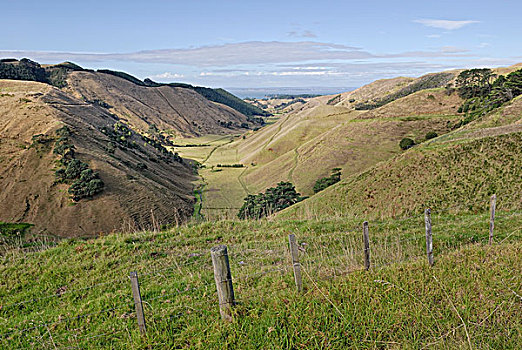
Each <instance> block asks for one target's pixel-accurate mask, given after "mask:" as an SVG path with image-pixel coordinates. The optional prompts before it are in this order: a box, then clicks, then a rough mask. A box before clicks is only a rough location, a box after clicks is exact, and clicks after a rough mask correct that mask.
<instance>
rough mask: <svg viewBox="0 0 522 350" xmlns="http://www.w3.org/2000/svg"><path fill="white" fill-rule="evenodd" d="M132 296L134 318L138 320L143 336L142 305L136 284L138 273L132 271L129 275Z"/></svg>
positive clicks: (138, 285) (143, 317)
mask: <svg viewBox="0 0 522 350" xmlns="http://www.w3.org/2000/svg"><path fill="white" fill-rule="evenodd" d="M130 280H131V287H132V296H133V297H134V306H135V307H136V318H137V320H138V327H139V329H140V332H141V333H142V334H145V331H146V327H145V315H144V314H143V304H142V302H141V293H140V283H139V282H138V273H137V272H136V271H132V272H131V273H130Z"/></svg>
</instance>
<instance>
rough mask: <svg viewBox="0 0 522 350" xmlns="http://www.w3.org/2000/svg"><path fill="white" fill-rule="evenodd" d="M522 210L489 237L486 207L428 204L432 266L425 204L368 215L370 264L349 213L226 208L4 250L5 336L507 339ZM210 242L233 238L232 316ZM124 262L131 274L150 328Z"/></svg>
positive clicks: (165, 343)
mask: <svg viewBox="0 0 522 350" xmlns="http://www.w3.org/2000/svg"><path fill="white" fill-rule="evenodd" d="M521 214H522V213H520V212H505V211H502V210H500V211H499V212H498V213H497V221H496V231H495V232H496V235H495V241H496V244H495V245H494V246H492V247H488V246H485V245H484V243H485V242H487V236H488V213H479V214H464V215H449V214H440V215H439V214H437V213H434V214H433V216H432V221H433V232H434V249H435V266H434V267H433V268H429V267H428V266H427V263H426V262H425V260H426V259H425V257H424V252H425V245H424V238H423V234H424V226H423V225H424V223H423V217H422V215H418V216H415V217H411V218H406V219H400V220H389V219H388V220H381V221H370V236H371V256H372V261H373V263H374V264H375V265H382V266H381V267H375V268H374V269H372V270H371V271H370V272H363V271H359V270H360V269H361V267H362V254H361V251H360V250H361V248H362V239H361V232H360V228H361V221H362V220H361V219H356V218H349V217H345V218H339V219H333V220H323V221H308V220H301V221H275V222H268V221H255V222H240V221H222V222H215V223H205V224H198V225H188V226H186V227H181V228H175V229H172V230H169V231H165V232H148V233H136V234H126V235H123V234H113V235H109V236H105V237H101V238H97V239H88V240H79V239H71V240H64V241H62V242H60V243H59V244H58V246H56V247H53V248H49V249H47V250H43V251H41V252H36V253H25V254H23V253H20V252H17V251H16V250H13V251H11V252H10V253H9V254H6V255H4V256H3V257H0V273H1V275H2V280H1V281H0V305H1V307H0V348H9V349H17V348H34V347H38V348H42V349H47V348H48V349H54V348H63V347H70V346H73V347H74V346H78V347H81V348H100V349H143V348H148V347H150V348H187V349H188V348H191V349H192V348H201V349H215V348H224V349H226V348H229V349H259V348H261V349H290V348H292V349H309V348H333V349H344V348H363V349H366V348H371V349H373V348H401V349H402V348H412V349H418V348H421V347H423V346H429V344H431V343H433V345H431V346H432V347H434V348H448V347H449V348H459V347H466V346H467V344H468V336H467V335H466V332H467V333H468V334H469V339H470V342H471V345H472V346H473V348H489V347H491V348H500V347H501V348H513V349H514V348H517V346H518V344H519V343H520V341H521V340H522V334H521V331H522V302H521V299H520V294H521V289H522V279H521V277H520V273H519V272H520V269H521V268H522V254H521V253H522V243H521V239H522V232H521V231H520V230H518V231H517V229H520V228H521V227H522V215H521ZM289 233H294V234H296V236H297V239H298V242H299V244H301V247H302V248H303V249H304V251H303V252H301V253H300V255H301V257H300V259H301V262H302V265H303V271H304V275H303V278H304V280H303V282H304V287H305V290H304V293H303V295H298V294H297V293H296V292H295V290H294V289H295V287H294V285H293V276H292V273H291V264H290V261H289V257H288V252H287V235H288V234H289ZM500 242H502V243H500ZM499 243H500V244H499ZM217 244H226V245H227V246H228V247H229V253H230V263H231V269H232V275H233V279H234V288H235V291H236V295H237V298H238V301H239V303H238V306H237V308H236V309H235V315H234V319H233V321H232V322H231V323H223V322H221V320H220V317H219V311H218V308H217V303H216V299H217V297H216V292H215V286H214V281H213V275H212V267H211V262H210V256H209V249H210V248H211V247H212V246H215V245H217ZM130 271H138V274H139V276H140V284H141V294H142V297H143V299H144V301H145V303H144V308H145V314H146V319H147V325H148V332H147V336H145V337H141V336H140V335H139V332H138V329H137V325H136V319H135V314H134V311H133V304H132V296H131V291H130V283H129V280H128V277H127V276H128V273H129V272H130ZM265 272H266V274H264V273H265ZM100 283H101V285H97V284H100ZM92 286H94V287H92ZM91 287H92V288H91ZM515 293H516V294H515ZM59 294H61V296H58V295H59ZM517 295H518V297H517ZM35 298H36V299H35ZM38 298H43V299H38ZM20 303H21V304H20ZM101 310H107V311H104V312H100V311H101ZM79 315H83V316H82V317H80V318H77V316H79ZM461 318H462V319H461ZM42 323H43V324H42ZM464 324H465V327H464ZM33 327H34V328H33ZM26 328H29V329H27V330H25V331H24V332H22V333H20V332H19V331H16V329H26ZM7 332H12V333H9V334H7V335H6V336H5V333H7ZM2 335H4V336H2Z"/></svg>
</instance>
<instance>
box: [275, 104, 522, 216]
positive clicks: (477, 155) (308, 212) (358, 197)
mask: <svg viewBox="0 0 522 350" xmlns="http://www.w3.org/2000/svg"><path fill="white" fill-rule="evenodd" d="M521 120H522V99H521V98H517V99H515V100H514V101H512V102H511V103H509V104H508V105H505V106H503V107H502V108H500V109H499V110H496V111H495V112H493V113H490V114H489V115H487V116H485V117H482V118H480V119H478V120H476V121H475V122H472V123H470V124H468V125H466V126H465V127H463V128H460V129H457V130H456V131H453V132H451V133H449V134H446V135H443V136H439V137H438V138H435V139H433V140H430V141H428V142H426V143H424V144H421V145H419V146H416V147H414V148H411V149H410V150H408V151H406V152H405V153H403V154H401V155H400V156H397V157H394V158H393V159H391V160H389V161H387V162H383V163H381V164H378V165H377V166H375V167H373V168H371V169H369V170H367V171H364V172H362V173H360V174H358V175H354V176H352V177H349V178H346V179H345V180H343V181H341V182H340V183H338V184H336V185H334V186H332V187H330V188H328V189H326V190H325V191H323V192H321V193H319V194H317V195H315V196H313V197H312V198H310V199H308V200H306V201H304V202H302V203H299V204H298V205H296V206H295V207H293V208H290V209H288V210H286V211H285V212H282V213H281V214H280V215H281V216H282V217H314V216H329V215H365V216H373V217H375V216H381V217H387V216H398V215H405V214H409V213H412V212H418V211H419V210H422V208H424V207H433V208H437V210H446V209H452V210H454V208H455V207H457V208H458V209H460V210H482V209H485V208H486V207H487V202H488V201H487V199H488V197H489V196H490V195H491V194H493V193H496V194H497V198H498V200H497V203H498V206H499V207H500V208H504V209H513V210H520V209H521V208H522V181H520V179H521V178H522V152H521V145H522V123H521Z"/></svg>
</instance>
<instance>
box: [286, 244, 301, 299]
mask: <svg viewBox="0 0 522 350" xmlns="http://www.w3.org/2000/svg"><path fill="white" fill-rule="evenodd" d="M288 242H289V243H290V255H291V256H292V267H293V268H294V279H295V286H296V287H297V291H298V292H299V293H300V292H301V291H302V290H303V279H302V277H301V264H300V263H299V249H298V247H297V241H296V238H295V235H294V234H290V235H288Z"/></svg>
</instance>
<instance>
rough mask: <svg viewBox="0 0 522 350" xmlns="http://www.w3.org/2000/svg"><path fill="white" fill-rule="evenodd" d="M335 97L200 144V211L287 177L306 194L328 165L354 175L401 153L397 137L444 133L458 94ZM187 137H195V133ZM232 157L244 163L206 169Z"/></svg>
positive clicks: (238, 200) (372, 90)
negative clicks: (370, 105) (375, 103)
mask: <svg viewBox="0 0 522 350" xmlns="http://www.w3.org/2000/svg"><path fill="white" fill-rule="evenodd" d="M423 79H424V78H423V77H421V78H418V81H420V82H422V81H424V80H423ZM405 81H407V82H408V84H413V82H415V81H417V80H415V79H410V78H404V79H403V78H399V79H396V80H394V81H393V84H390V82H389V81H378V82H375V83H372V84H370V85H371V86H368V87H363V88H360V89H359V91H357V90H356V91H355V92H353V93H354V94H356V96H360V98H361V99H363V98H366V99H369V98H370V97H371V96H377V95H376V94H377V91H378V93H379V94H384V93H385V92H386V91H392V90H393V91H394V89H397V87H396V88H393V87H392V85H393V86H395V85H397V84H399V85H400V86H402V87H401V88H403V87H404V86H403V85H404V84H403V83H404V82H405ZM417 85H419V84H417ZM417 85H415V86H417ZM337 96H339V95H335V96H321V97H316V98H312V99H310V100H309V101H308V102H307V103H306V104H303V105H302V106H300V107H298V108H295V109H294V111H292V112H290V113H287V114H284V115H282V116H281V117H280V118H279V119H278V120H276V121H275V123H273V124H271V125H267V126H265V127H263V128H262V129H260V130H257V131H254V132H247V133H245V134H244V135H243V137H242V138H239V139H236V140H231V141H233V142H230V143H229V142H227V143H224V144H219V145H218V144H215V145H214V147H205V148H202V149H201V154H202V155H203V154H204V155H206V156H203V157H199V158H198V161H202V160H204V164H205V165H206V169H202V170H200V175H201V176H202V177H203V184H204V193H203V199H204V201H203V202H204V204H203V213H204V215H207V216H209V217H220V216H221V215H223V214H225V216H228V215H229V214H232V215H233V213H234V212H237V210H236V209H231V210H229V211H225V212H223V211H219V210H217V209H212V208H239V207H240V206H241V204H242V202H243V198H244V197H246V195H248V194H255V193H258V192H262V191H264V190H265V189H266V188H268V187H272V186H274V185H275V184H277V183H278V182H280V181H290V182H292V183H294V184H295V185H296V188H297V190H298V191H299V192H300V193H302V194H304V195H311V194H313V186H314V184H315V182H316V181H317V180H318V179H320V178H322V177H325V176H328V175H329V174H330V171H331V169H333V168H341V170H342V174H343V175H342V176H343V177H349V176H351V175H353V174H357V173H359V172H361V171H363V170H365V169H368V168H369V167H372V166H374V165H375V164H378V163H379V162H381V161H385V160H388V159H390V158H392V157H393V156H395V155H398V154H400V153H401V152H402V151H401V149H400V147H399V141H400V140H401V139H402V138H403V137H411V138H413V139H415V140H417V141H418V142H422V141H423V140H424V137H425V135H426V134H427V133H428V132H436V133H437V134H439V135H440V134H445V133H447V132H449V131H451V129H452V125H453V124H454V123H456V122H457V121H458V120H460V119H461V118H462V117H461V116H460V115H459V114H458V112H457V110H458V107H459V106H460V105H461V104H462V99H461V98H460V97H459V96H458V95H457V94H455V93H453V94H447V93H446V90H445V89H444V88H433V89H420V90H419V91H416V92H413V93H411V94H409V95H407V96H404V97H401V98H398V99H396V100H395V101H391V102H389V103H387V104H384V105H383V106H380V107H377V108H375V109H372V110H357V109H355V108H354V106H353V105H344V104H343V103H335V104H332V103H331V102H330V101H331V100H332V99H334V100H335V99H336V98H337ZM187 142H189V141H187ZM192 143H198V141H197V139H195V140H193V142H192ZM211 150H212V152H211V153H210V151H211ZM176 151H178V152H180V154H184V155H186V156H188V157H192V156H193V155H194V154H195V149H194V148H191V149H190V150H188V149H183V148H176ZM235 163H237V164H243V165H244V168H236V169H233V168H230V169H222V170H220V171H219V172H215V171H214V170H213V169H212V167H215V166H217V165H218V164H235ZM223 188H226V189H227V190H226V191H225V192H224V191H222V189H223ZM205 208H209V210H205ZM216 215H217V216H216Z"/></svg>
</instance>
